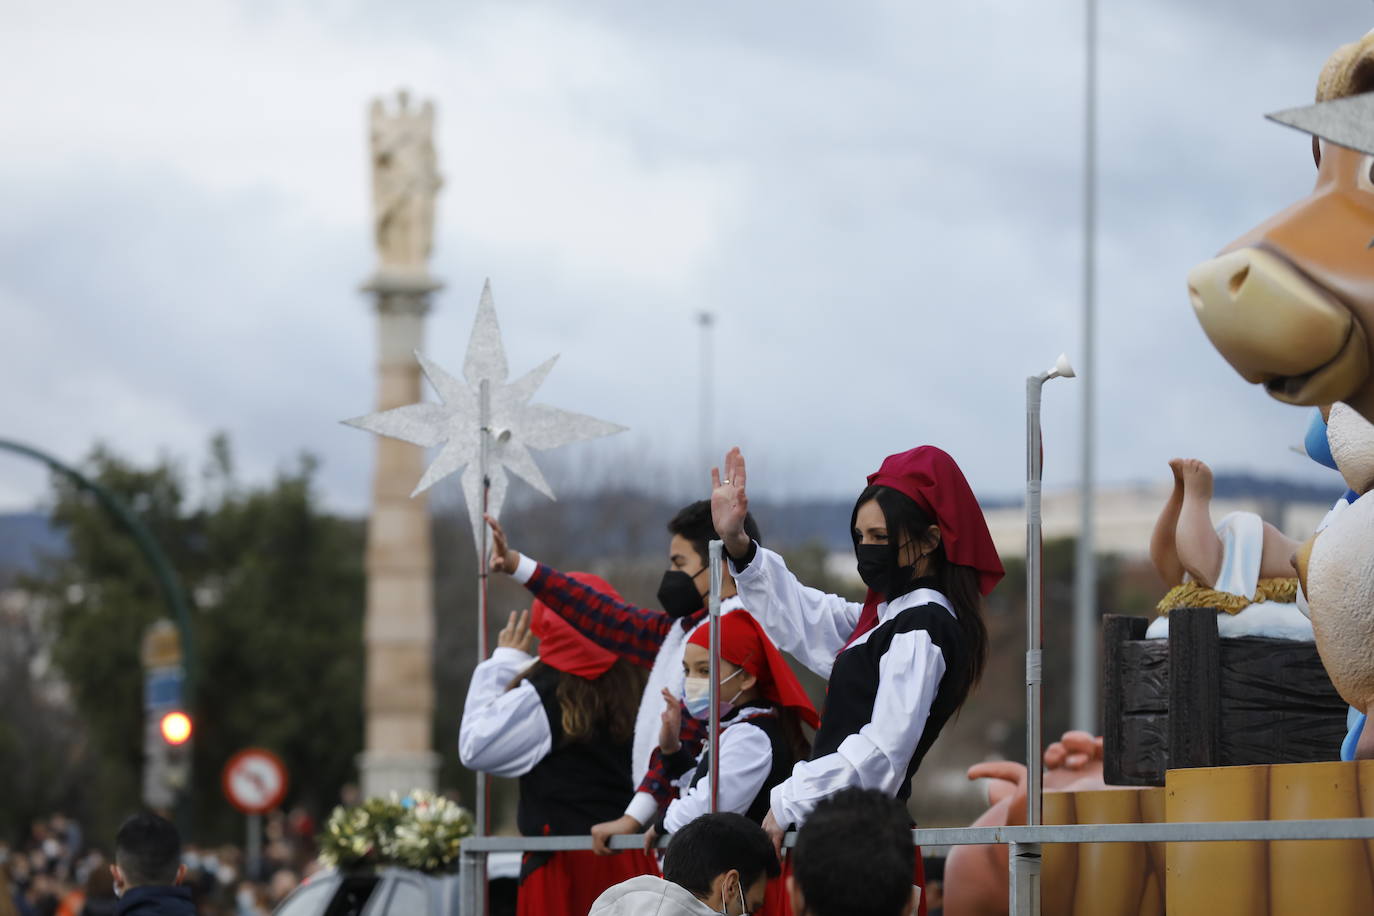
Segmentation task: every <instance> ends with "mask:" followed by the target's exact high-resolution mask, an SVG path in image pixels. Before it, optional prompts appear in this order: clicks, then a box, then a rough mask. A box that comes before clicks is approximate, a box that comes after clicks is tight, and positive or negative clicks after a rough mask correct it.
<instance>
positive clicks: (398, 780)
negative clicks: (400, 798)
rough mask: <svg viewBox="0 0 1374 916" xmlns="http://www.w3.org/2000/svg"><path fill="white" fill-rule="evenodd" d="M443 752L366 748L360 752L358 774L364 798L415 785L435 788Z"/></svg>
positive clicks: (405, 790)
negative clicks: (439, 753)
mask: <svg viewBox="0 0 1374 916" xmlns="http://www.w3.org/2000/svg"><path fill="white" fill-rule="evenodd" d="M439 759H440V758H439V755H438V754H436V753H435V752H434V751H363V752H362V753H361V754H359V755H358V757H357V761H358V777H359V782H360V783H361V788H362V795H363V798H372V797H373V796H375V795H386V794H388V793H390V792H397V793H399V794H401V795H405V794H406V793H407V792H409V791H411V790H412V789H424V790H425V791H427V792H434V791H436V789H437V785H436V783H437V782H438V775H439Z"/></svg>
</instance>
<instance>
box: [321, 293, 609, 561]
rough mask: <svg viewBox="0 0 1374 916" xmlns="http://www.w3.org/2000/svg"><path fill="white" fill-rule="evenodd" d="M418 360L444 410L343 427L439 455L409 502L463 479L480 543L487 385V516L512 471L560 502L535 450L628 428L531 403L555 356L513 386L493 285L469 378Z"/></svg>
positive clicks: (480, 315)
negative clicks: (450, 479) (457, 476)
mask: <svg viewBox="0 0 1374 916" xmlns="http://www.w3.org/2000/svg"><path fill="white" fill-rule="evenodd" d="M415 358H416V359H417V360H418V361H419V363H420V369H421V370H422V371H423V372H424V374H425V378H427V379H429V383H430V385H431V386H432V387H433V388H434V390H435V392H436V393H437V394H438V395H439V398H440V401H441V403H437V404H435V403H428V402H420V403H418V404H407V405H405V406H403V407H395V408H392V409H391V410H383V411H379V412H377V413H372V414H368V415H366V416H362V417H355V418H353V419H350V420H344V421H343V422H344V423H345V424H346V425H348V426H353V427H357V428H358V429H365V430H368V431H369V432H373V433H376V434H378V435H381V436H389V437H390V438H393V439H400V440H402V441H404V442H410V443H412V444H414V445H418V446H421V447H422V448H438V449H439V453H438V455H436V456H435V457H434V460H433V461H432V462H430V465H429V467H428V468H426V470H425V473H424V476H422V477H421V478H420V481H419V483H417V484H416V485H415V490H414V492H413V493H411V496H416V495H418V494H420V493H423V492H424V491H426V490H428V489H429V488H430V487H432V486H434V484H436V483H438V482H439V481H441V480H443V479H444V478H446V477H448V476H450V475H452V474H457V473H460V472H461V475H462V476H461V482H462V487H463V497H464V499H465V500H466V502H467V507H468V517H469V520H470V521H471V523H472V531H473V536H474V538H476V539H477V541H478V542H480V540H481V538H480V535H481V528H482V524H483V522H482V480H481V470H480V469H479V467H478V464H479V458H480V454H481V436H482V428H481V404H480V403H479V399H480V394H479V392H480V390H481V385H482V382H483V381H485V382H487V385H488V391H489V398H490V400H491V415H490V440H489V442H490V444H489V448H488V452H487V457H488V468H487V476H488V479H489V480H490V490H489V491H488V493H487V512H488V513H489V514H491V515H492V516H493V517H497V516H499V515H500V512H501V506H502V504H503V503H504V502H505V497H506V489H507V486H508V480H507V476H506V471H507V470H509V471H510V472H511V473H512V474H515V475H516V476H517V477H519V478H520V479H521V480H524V481H525V482H526V483H528V484H529V485H530V486H532V487H534V488H535V489H536V490H538V491H539V492H540V493H543V494H544V495H545V496H547V497H548V498H549V499H554V498H555V497H554V494H553V488H552V487H550V486H549V482H548V481H547V480H546V479H545V478H544V474H543V472H542V471H541V470H540V469H539V465H538V464H536V463H535V460H534V456H533V455H532V454H531V451H537V452H542V451H548V450H550V449H555V448H558V447H560V446H563V445H569V444H571V443H573V442H583V441H586V440H588V439H597V438H600V437H602V436H610V435H613V434H615V433H619V432H623V431H624V430H625V429H626V427H624V426H620V425H619V424H616V423H610V422H608V421H606V420H598V419H596V418H595V417H588V416H584V415H583V414H578V413H573V412H572V411H568V410H563V409H561V408H557V407H549V406H548V405H545V404H534V403H531V402H530V399H531V398H533V397H534V393H535V392H536V391H537V390H538V389H539V386H540V385H542V384H543V383H544V380H545V379H546V378H547V377H548V375H549V372H550V370H552V369H553V366H554V363H556V362H557V361H558V357H557V356H553V357H550V358H549V359H547V360H545V361H544V362H542V363H540V364H539V365H538V366H536V367H534V368H533V369H531V370H530V371H529V372H527V373H526V374H525V375H523V376H521V377H520V378H518V379H516V380H515V381H514V382H508V381H507V378H508V376H509V369H508V367H507V364H506V351H505V346H504V344H503V343H502V340H501V326H500V324H499V323H498V322H497V320H496V307H495V305H494V304H493V303H492V297H491V281H490V280H488V281H487V282H486V284H485V285H484V286H483V288H482V298H481V300H480V301H479V302H478V304H477V317H476V319H475V320H474V321H473V325H472V336H471V337H470V338H469V339H468V349H467V356H466V358H465V360H464V362H463V378H462V379H461V380H460V379H457V378H454V377H453V376H452V375H450V374H449V373H448V372H446V371H444V369H443V368H442V367H440V366H439V365H438V364H437V363H435V362H434V361H432V360H430V359H428V358H426V357H425V356H424V355H423V354H421V353H420V352H418V351H416V353H415Z"/></svg>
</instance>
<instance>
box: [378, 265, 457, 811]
mask: <svg viewBox="0 0 1374 916" xmlns="http://www.w3.org/2000/svg"><path fill="white" fill-rule="evenodd" d="M438 288H439V284H438V283H435V282H433V281H428V280H423V279H420V278H418V277H417V278H408V279H398V278H385V277H384V276H381V275H379V276H378V278H377V279H375V280H373V281H372V282H371V283H369V284H368V285H367V286H366V287H364V289H365V290H366V291H367V292H369V293H371V294H373V295H374V296H375V298H376V305H377V341H378V350H377V357H378V360H377V376H378V382H377V409H378V410H379V411H380V410H389V409H391V408H393V407H400V406H402V405H405V404H415V403H417V402H419V401H420V400H421V399H422V398H421V391H420V384H421V383H420V366H419V363H417V362H416V360H415V355H414V351H415V350H419V349H421V348H422V344H423V342H424V320H425V314H426V313H427V312H428V311H429V308H430V296H431V295H432V294H433V293H434V292H435V291H436V290H437V289H438ZM376 444H377V466H376V470H375V473H374V475H373V479H372V517H371V519H370V521H369V524H368V528H367V558H366V570H367V617H366V620H365V623H364V630H363V639H364V641H365V644H366V651H367V681H366V692H365V694H364V700H363V703H364V710H365V713H366V719H365V741H364V745H363V747H364V750H363V753H362V754H360V755H359V759H358V769H359V772H360V776H361V780H362V791H363V796H364V797H368V796H372V795H380V794H385V793H387V792H390V791H392V790H395V791H397V792H401V793H405V792H408V791H410V790H411V789H417V788H418V789H427V790H430V791H433V790H434V789H435V780H436V774H437V772H438V767H439V755H438V754H436V753H435V752H434V750H433V747H432V744H433V721H432V720H433V713H434V678H433V672H432V653H433V647H434V589H433V581H434V578H433V573H434V561H433V557H432V552H431V546H430V519H429V507H428V503H427V501H426V498H425V496H424V494H421V495H419V496H417V497H415V498H414V499H412V498H411V497H410V492H411V490H412V489H414V487H415V483H416V481H418V480H419V479H420V476H421V475H422V474H423V473H424V470H425V453H424V449H422V448H419V447H418V446H415V445H410V444H408V443H405V442H400V441H398V440H396V439H390V438H387V437H384V436H378V437H377V438H376Z"/></svg>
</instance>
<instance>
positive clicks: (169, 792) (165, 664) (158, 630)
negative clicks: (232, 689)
mask: <svg viewBox="0 0 1374 916" xmlns="http://www.w3.org/2000/svg"><path fill="white" fill-rule="evenodd" d="M142 657H143V658H142V660H143V672H144V674H143V711H144V717H143V722H144V727H143V802H144V804H146V805H148V806H149V807H150V808H154V809H167V810H170V809H172V808H173V807H175V806H176V805H177V803H178V801H179V800H180V799H181V798H182V797H183V796H184V794H185V793H186V792H187V791H189V789H190V785H191V745H192V741H191V732H192V731H193V726H192V722H191V716H190V714H189V713H188V712H187V711H186V708H185V704H184V699H183V696H182V685H183V684H184V683H185V679H186V672H185V669H184V668H183V667H182V656H181V640H180V638H179V636H178V633H177V630H176V628H175V627H174V626H172V624H171V623H170V622H169V621H165V620H164V621H158V622H157V623H155V624H153V625H152V626H151V627H149V628H148V632H147V634H145V636H144V640H143V651H142Z"/></svg>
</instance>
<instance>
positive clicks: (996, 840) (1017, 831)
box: [460, 818, 1374, 916]
mask: <svg viewBox="0 0 1374 916" xmlns="http://www.w3.org/2000/svg"><path fill="white" fill-rule="evenodd" d="M911 835H912V839H913V840H914V841H915V842H916V843H917V844H918V845H921V846H980V845H1006V846H1009V847H1010V850H1009V856H1008V862H1009V871H1010V875H1009V886H1010V887H1009V899H1008V904H1007V912H1008V913H1009V914H1010V916H1032V914H1035V913H1038V912H1039V911H1040V899H1039V898H1040V893H1039V887H1038V882H1036V886H1034V887H1028V886H1026V884H1025V883H1023V884H1022V886H1021V887H1020V888H1019V889H1018V887H1017V880H1016V877H1017V871H1018V869H1017V860H1018V859H1022V858H1029V857H1033V858H1036V859H1038V858H1039V857H1040V847H1041V846H1044V845H1049V844H1053V843H1227V842H1237V841H1243V840H1249V841H1272V840H1374V818H1340V819H1333V820H1304V821H1211V822H1184V823H1175V824H1167V823H1164V824H1047V825H1041V826H1033V827H1032V826H1026V827H931V828H925V827H918V828H916V829H915V830H913V831H912V832H911ZM796 836H797V835H796V833H795V832H791V833H788V834H787V835H786V837H785V838H784V840H783V845H784V846H787V847H791V846H792V845H793V844H794V843H795V841H796ZM668 840H669V838H668V837H663V838H660V839H659V841H658V843H657V844H656V845H657V846H658V848H660V849H661V848H663V847H665V846H667V845H668ZM609 845H610V847H611V848H612V849H642V848H643V846H644V839H643V837H642V836H617V837H612V838H611V840H610V844H609ZM591 848H592V838H591V837H590V836H540V837H507V836H482V837H468V838H467V839H466V840H464V841H463V849H462V853H461V856H460V874H461V875H462V876H463V878H462V882H461V883H462V886H463V896H462V910H461V912H462V916H481V913H480V905H481V904H480V901H481V899H482V898H481V897H480V896H479V889H480V888H484V887H485V884H486V881H485V874H486V857H487V855H488V854H490V853H493V852H560V851H564V850H588V849H591ZM1036 877H1038V872H1037V873H1036Z"/></svg>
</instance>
